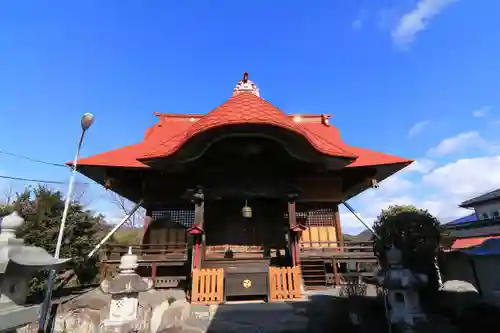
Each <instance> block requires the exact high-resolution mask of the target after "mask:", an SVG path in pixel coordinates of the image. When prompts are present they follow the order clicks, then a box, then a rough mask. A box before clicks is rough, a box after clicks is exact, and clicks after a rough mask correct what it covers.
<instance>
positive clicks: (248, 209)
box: [241, 200, 252, 219]
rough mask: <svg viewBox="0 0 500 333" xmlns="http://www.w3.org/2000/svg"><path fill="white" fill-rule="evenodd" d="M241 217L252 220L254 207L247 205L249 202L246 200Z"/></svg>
mask: <svg viewBox="0 0 500 333" xmlns="http://www.w3.org/2000/svg"><path fill="white" fill-rule="evenodd" d="M241 215H243V217H244V218H246V219H250V218H252V207H249V206H248V205H247V201H246V200H245V206H243V208H242V209H241Z"/></svg>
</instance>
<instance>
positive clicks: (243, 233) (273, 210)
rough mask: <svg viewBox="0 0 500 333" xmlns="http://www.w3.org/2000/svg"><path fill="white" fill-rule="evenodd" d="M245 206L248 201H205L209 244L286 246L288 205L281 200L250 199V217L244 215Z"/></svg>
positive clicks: (206, 230) (206, 231)
mask: <svg viewBox="0 0 500 333" xmlns="http://www.w3.org/2000/svg"><path fill="white" fill-rule="evenodd" d="M244 205H245V201H244V200H216V201H211V202H207V203H206V204H205V233H206V243H207V245H209V246H210V245H248V246H263V247H268V248H284V247H285V233H286V231H285V227H287V225H286V223H287V221H286V220H285V219H284V218H283V216H284V209H285V207H286V206H285V204H284V203H282V202H280V201H277V200H265V199H260V200H249V201H248V206H249V207H251V208H252V213H253V216H252V218H250V219H245V218H244V217H243V216H242V213H241V209H242V208H243V206H244Z"/></svg>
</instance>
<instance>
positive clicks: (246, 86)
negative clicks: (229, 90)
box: [233, 72, 260, 97]
mask: <svg viewBox="0 0 500 333" xmlns="http://www.w3.org/2000/svg"><path fill="white" fill-rule="evenodd" d="M242 92H249V93H252V94H254V95H255V96H257V97H260V92H259V88H257V85H256V84H255V83H253V82H252V81H251V80H249V79H248V72H245V73H243V79H242V80H240V81H238V83H237V84H236V87H235V88H234V89H233V96H236V95H238V94H239V93H242Z"/></svg>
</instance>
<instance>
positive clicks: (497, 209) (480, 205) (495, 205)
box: [459, 189, 500, 220]
mask: <svg viewBox="0 0 500 333" xmlns="http://www.w3.org/2000/svg"><path fill="white" fill-rule="evenodd" d="M459 206H460V207H462V208H472V209H474V212H475V214H476V218H477V219H478V220H489V219H497V218H499V217H500V189H497V190H494V191H491V192H488V193H485V194H482V195H480V196H478V197H475V198H472V199H469V200H466V201H464V202H462V203H461V204H460V205H459Z"/></svg>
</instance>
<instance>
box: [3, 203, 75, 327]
mask: <svg viewBox="0 0 500 333" xmlns="http://www.w3.org/2000/svg"><path fill="white" fill-rule="evenodd" d="M23 223H24V219H23V218H22V217H20V216H19V215H18V214H17V213H16V212H14V213H12V214H10V215H7V216H5V217H3V218H0V332H9V331H12V330H15V329H16V328H18V327H20V326H23V325H26V324H28V323H31V322H33V321H36V320H37V319H38V316H39V311H40V305H31V306H26V305H25V304H24V303H25V301H26V297H27V295H28V291H29V289H28V283H29V281H30V279H31V278H32V277H33V276H34V275H35V274H36V273H37V272H38V271H41V270H56V271H58V270H61V269H62V268H63V267H64V265H65V264H66V263H67V262H68V261H69V260H70V259H54V257H53V256H51V255H50V254H49V253H48V252H47V251H45V250H44V249H42V248H41V247H36V246H27V245H24V242H23V240H22V239H19V238H16V230H17V229H18V228H19V227H20V226H22V225H23Z"/></svg>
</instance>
